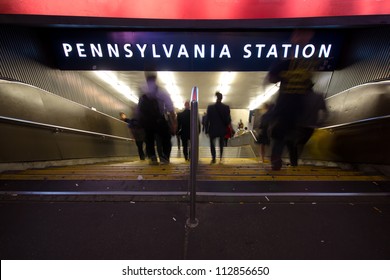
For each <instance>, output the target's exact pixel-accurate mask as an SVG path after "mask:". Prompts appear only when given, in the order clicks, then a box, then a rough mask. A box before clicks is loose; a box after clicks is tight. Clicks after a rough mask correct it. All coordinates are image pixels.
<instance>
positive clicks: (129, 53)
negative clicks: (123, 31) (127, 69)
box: [123, 44, 133, 57]
mask: <svg viewBox="0 0 390 280" xmlns="http://www.w3.org/2000/svg"><path fill="white" fill-rule="evenodd" d="M123 48H124V50H125V52H126V53H127V54H125V57H133V51H132V50H131V44H125V45H124V46H123Z"/></svg>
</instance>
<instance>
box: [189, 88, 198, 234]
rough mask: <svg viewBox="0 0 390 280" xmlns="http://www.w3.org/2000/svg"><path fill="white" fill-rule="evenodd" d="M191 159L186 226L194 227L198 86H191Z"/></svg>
mask: <svg viewBox="0 0 390 280" xmlns="http://www.w3.org/2000/svg"><path fill="white" fill-rule="evenodd" d="M190 128H191V131H190V139H191V151H190V155H191V161H190V164H191V165H190V181H189V189H190V218H189V219H188V220H187V226H189V227H191V228H193V227H196V226H197V225H198V223H199V221H198V220H197V219H196V216H195V212H196V173H197V169H198V161H199V131H198V130H199V128H198V88H197V87H193V89H192V92H191V117H190Z"/></svg>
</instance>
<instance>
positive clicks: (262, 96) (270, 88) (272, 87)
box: [249, 82, 280, 110]
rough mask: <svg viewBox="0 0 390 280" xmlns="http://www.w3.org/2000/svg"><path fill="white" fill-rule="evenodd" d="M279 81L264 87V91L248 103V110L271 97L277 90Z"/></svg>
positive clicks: (257, 106) (253, 108) (255, 107)
mask: <svg viewBox="0 0 390 280" xmlns="http://www.w3.org/2000/svg"><path fill="white" fill-rule="evenodd" d="M279 87H280V82H279V83H276V84H273V85H270V86H268V87H267V88H266V90H265V91H264V93H262V94H259V95H258V96H257V97H256V99H255V100H253V101H252V102H251V103H250V105H249V110H255V109H257V108H259V107H260V106H261V105H263V104H264V103H265V102H267V101H268V100H270V99H271V97H272V96H273V95H274V94H275V93H277V92H278V91H279Z"/></svg>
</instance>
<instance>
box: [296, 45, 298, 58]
mask: <svg viewBox="0 0 390 280" xmlns="http://www.w3.org/2000/svg"><path fill="white" fill-rule="evenodd" d="M298 55H299V45H296V46H295V58H298Z"/></svg>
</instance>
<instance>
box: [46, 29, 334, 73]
mask: <svg viewBox="0 0 390 280" xmlns="http://www.w3.org/2000/svg"><path fill="white" fill-rule="evenodd" d="M290 37H291V33H290V32H138V31H136V32H135V31H134V32H133V31H110V32H108V31H96V30H92V31H91V30H88V31H81V30H66V31H65V32H63V31H61V32H56V33H53V34H52V43H53V49H54V53H55V55H56V59H57V63H58V68H60V69H63V70H138V71H143V70H150V69H155V70H171V71H267V70H269V68H270V66H271V65H272V64H273V63H275V62H277V61H279V60H283V59H287V58H292V57H293V58H300V59H308V60H317V61H318V62H319V63H318V65H319V66H318V70H326V71H330V70H333V69H334V68H335V66H336V65H335V63H336V61H337V57H338V54H339V52H340V46H341V43H340V41H341V40H340V39H341V36H338V35H337V34H335V32H332V33H326V32H317V33H316V34H315V36H314V37H313V39H312V40H311V41H309V42H307V43H305V44H301V45H296V44H292V43H291V41H290Z"/></svg>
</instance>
